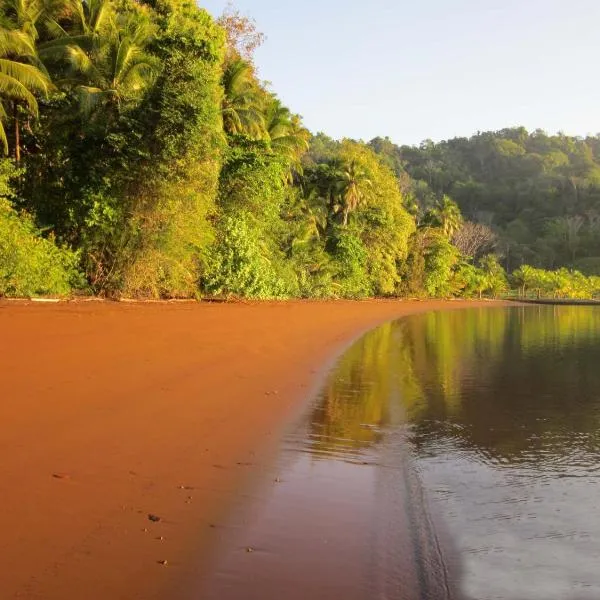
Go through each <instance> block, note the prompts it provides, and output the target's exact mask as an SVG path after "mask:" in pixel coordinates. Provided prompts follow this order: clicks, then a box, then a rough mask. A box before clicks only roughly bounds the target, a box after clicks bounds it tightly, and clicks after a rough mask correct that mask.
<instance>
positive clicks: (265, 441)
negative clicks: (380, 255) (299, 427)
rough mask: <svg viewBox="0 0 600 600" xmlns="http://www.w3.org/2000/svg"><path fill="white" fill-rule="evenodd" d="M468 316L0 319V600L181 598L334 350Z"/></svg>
mask: <svg viewBox="0 0 600 600" xmlns="http://www.w3.org/2000/svg"><path fill="white" fill-rule="evenodd" d="M478 304H479V305H481V304H485V305H489V304H490V303H489V302H485V303H478V302H462V301H454V302H437V301H436V302H411V301H402V302H400V301H383V300H379V301H366V302H346V301H337V302H287V303H283V302H281V303H248V304H218V305H217V304H195V303H189V304H187V303H182V304H166V303H165V304H114V303H97V302H87V303H74V304H57V305H40V304H32V303H13V302H2V303H0V331H1V338H0V340H1V344H0V370H1V371H0V372H1V382H2V387H1V395H2V401H1V402H0V451H1V453H2V454H1V456H2V458H1V459H0V498H1V499H2V500H1V508H2V510H0V532H1V542H0V544H1V546H2V551H1V553H0V590H1V597H2V599H3V600H4V599H6V600H8V599H12V598H27V599H29V598H35V599H38V598H39V599H44V600H55V599H56V600H58V599H60V600H71V599H73V600H75V599H77V600H79V598H82V597H85V598H86V599H87V600H96V599H98V600H100V599H102V600H106V599H111V600H113V599H123V600H133V599H138V598H139V599H143V600H146V599H157V600H158V599H166V598H169V599H170V600H176V599H177V598H182V597H184V595H185V590H184V587H185V586H183V585H182V582H185V581H187V580H189V577H190V576H192V577H193V574H194V572H195V571H197V570H198V569H199V568H201V564H202V562H201V561H202V558H201V557H202V556H203V553H207V552H208V553H210V549H211V547H212V545H213V544H214V543H215V541H216V540H217V539H218V535H219V533H218V527H215V525H218V524H219V522H220V520H221V519H222V518H223V517H224V515H225V514H226V512H227V509H228V507H230V506H231V504H232V502H234V501H235V500H236V499H237V500H238V501H239V499H240V498H243V493H244V490H247V489H248V488H247V484H248V482H249V481H251V480H252V477H253V470H254V468H255V467H257V466H259V465H260V464H263V463H264V461H265V460H266V457H268V456H269V454H270V453H271V452H272V451H273V449H274V448H275V447H276V445H277V443H278V441H279V440H280V438H281V433H282V431H283V427H284V426H285V424H286V423H289V421H290V419H292V418H293V417H294V416H295V415H297V414H298V412H299V411H300V410H301V408H302V406H304V404H305V402H306V400H307V399H308V398H309V397H310V396H311V394H313V393H314V390H315V386H317V385H318V384H319V382H320V381H321V375H322V374H323V371H324V369H325V368H326V367H327V365H330V364H331V361H332V360H333V359H334V358H335V357H336V356H337V355H339V353H340V352H341V351H342V350H343V349H344V348H345V347H346V346H347V345H348V343H349V342H351V341H352V340H353V339H355V338H356V337H357V336H358V335H360V334H361V333H362V332H364V331H365V330H367V329H370V328H372V327H374V326H376V325H377V324H379V323H381V322H383V321H387V320H390V319H394V318H397V317H401V316H404V315H408V314H412V313H416V312H422V311H426V310H439V309H449V308H461V307H465V306H476V305H478ZM150 516H152V519H154V520H151V519H150V518H149V517H150Z"/></svg>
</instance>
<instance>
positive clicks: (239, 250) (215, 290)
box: [201, 213, 290, 299]
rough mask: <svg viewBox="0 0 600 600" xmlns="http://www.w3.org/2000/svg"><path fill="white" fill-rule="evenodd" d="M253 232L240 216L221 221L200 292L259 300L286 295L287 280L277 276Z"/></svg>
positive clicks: (271, 260) (249, 224)
mask: <svg viewBox="0 0 600 600" xmlns="http://www.w3.org/2000/svg"><path fill="white" fill-rule="evenodd" d="M256 233H257V232H256V231H254V228H253V227H252V220H251V218H250V217H248V216H245V215H243V213H242V214H240V215H238V216H235V217H234V216H226V217H224V218H223V221H222V223H221V226H220V227H219V231H218V235H217V241H216V243H215V245H214V247H213V248H212V249H211V250H210V252H209V254H208V259H207V265H206V270H205V272H204V274H203V276H202V279H201V288H202V290H203V291H204V292H206V293H209V294H217V295H220V294H224V295H229V294H232V295H235V296H243V297H246V298H259V299H267V298H286V297H288V296H289V295H290V281H288V280H287V279H288V278H287V277H282V276H281V273H280V272H279V271H278V269H277V264H276V262H275V261H274V260H273V258H272V256H270V252H269V249H268V248H267V247H266V246H265V245H264V243H261V242H260V241H259V239H260V238H259V236H257V235H256Z"/></svg>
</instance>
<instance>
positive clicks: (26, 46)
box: [0, 27, 52, 162]
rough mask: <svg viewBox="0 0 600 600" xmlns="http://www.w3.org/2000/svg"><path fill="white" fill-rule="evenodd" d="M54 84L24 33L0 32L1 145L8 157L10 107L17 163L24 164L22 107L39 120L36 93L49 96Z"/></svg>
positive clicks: (5, 29)
mask: <svg viewBox="0 0 600 600" xmlns="http://www.w3.org/2000/svg"><path fill="white" fill-rule="evenodd" d="M51 87H52V84H51V82H50V79H49V77H48V75H47V74H46V73H45V71H44V69H43V67H42V66H41V63H40V62H39V60H38V58H37V53H36V50H35V44H34V40H33V39H32V38H31V36H30V35H28V34H27V33H25V32H24V31H18V30H14V29H12V30H11V29H7V28H5V27H2V28H0V142H1V143H2V146H3V148H4V153H5V154H8V138H7V135H6V130H5V129H4V125H3V124H2V122H3V121H6V120H7V119H8V111H7V105H9V106H10V107H11V109H12V110H11V112H12V118H13V124H14V151H15V160H16V161H17V162H19V161H20V160H21V142H20V112H19V110H20V107H23V109H24V110H25V111H26V112H27V113H28V114H30V115H32V116H33V117H37V116H38V103H37V100H36V97H35V94H36V93H39V94H44V95H45V94H47V93H48V91H49V90H50V89H51Z"/></svg>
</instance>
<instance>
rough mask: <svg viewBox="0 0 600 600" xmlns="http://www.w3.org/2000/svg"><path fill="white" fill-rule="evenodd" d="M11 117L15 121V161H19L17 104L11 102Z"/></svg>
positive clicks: (19, 128) (19, 131) (19, 141)
mask: <svg viewBox="0 0 600 600" xmlns="http://www.w3.org/2000/svg"><path fill="white" fill-rule="evenodd" d="M13 117H14V121H15V161H16V162H17V164H18V163H19V162H21V125H20V123H19V105H18V103H17V101H16V100H15V101H14V102H13Z"/></svg>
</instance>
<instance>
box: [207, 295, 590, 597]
mask: <svg viewBox="0 0 600 600" xmlns="http://www.w3.org/2000/svg"><path fill="white" fill-rule="evenodd" d="M598 365H600V309H599V308H597V307H559V308H557V307H535V306H529V307H525V308H520V307H515V308H509V309H505V308H503V309H497V308H490V309H469V310H465V311H453V312H440V313H431V314H425V315H419V316H414V317H410V318H407V319H403V320H401V321H398V322H396V323H391V324H388V325H385V326H383V327H380V328H379V329H377V330H375V331H373V332H371V333H369V334H367V335H366V336H365V337H364V338H363V339H362V340H361V341H360V342H358V343H357V344H356V345H355V346H353V347H352V348H351V349H350V350H349V351H348V352H347V353H346V354H345V355H344V356H343V357H342V359H340V361H339V362H338V364H337V366H336V368H335V369H334V370H333V372H332V373H331V375H330V377H329V378H328V380H327V381H326V383H325V385H324V386H323V389H322V391H321V393H320V394H319V396H318V398H317V399H316V401H315V404H314V407H313V409H312V410H311V411H310V414H309V415H308V416H307V417H306V418H305V419H304V420H302V421H301V423H300V424H299V425H298V426H297V427H295V428H294V429H293V430H292V431H290V432H289V434H288V435H287V436H286V437H285V439H284V442H283V444H282V451H281V455H280V457H279V459H278V462H277V465H276V468H275V472H276V473H275V475H274V476H273V478H272V479H271V481H270V482H269V484H268V485H267V486H265V487H264V488H263V492H262V493H261V494H260V496H261V498H262V500H261V501H260V502H257V503H256V505H255V506H254V507H253V508H252V510H250V511H247V512H245V513H243V514H244V516H242V517H240V516H239V515H238V517H237V522H236V519H235V517H234V519H233V521H234V522H235V523H234V524H233V526H232V527H231V528H230V529H229V531H230V534H228V535H226V536H225V537H224V539H223V544H222V548H221V554H220V555H219V557H218V560H217V565H216V568H215V569H214V571H212V572H211V574H210V575H209V576H208V577H207V578H206V579H205V580H203V583H202V593H201V595H200V596H199V597H201V598H207V599H209V598H220V599H222V600H227V599H228V598H244V599H249V600H250V599H253V598H256V599H258V598H261V599H269V598H280V597H285V598H286V599H295V598H298V599H300V598H311V599H321V598H323V599H325V598H327V599H330V598H342V597H344V598H345V600H351V599H353V598H356V599H357V600H359V599H361V600H362V599H372V598H373V599H375V598H377V599H379V598H381V599H390V600H392V599H398V600H412V599H413V598H414V599H415V600H426V599H431V600H443V599H445V598H456V599H462V600H488V599H489V600H538V599H539V600H542V599H543V600H554V599H556V600H587V599H590V600H591V599H592V598H593V599H597V598H600V570H599V569H598V564H600V562H599V561H600V511H599V510H598V508H599V505H600V495H599V494H598V492H597V484H598V476H599V467H600V434H599V431H600V369H599V368H598Z"/></svg>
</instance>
